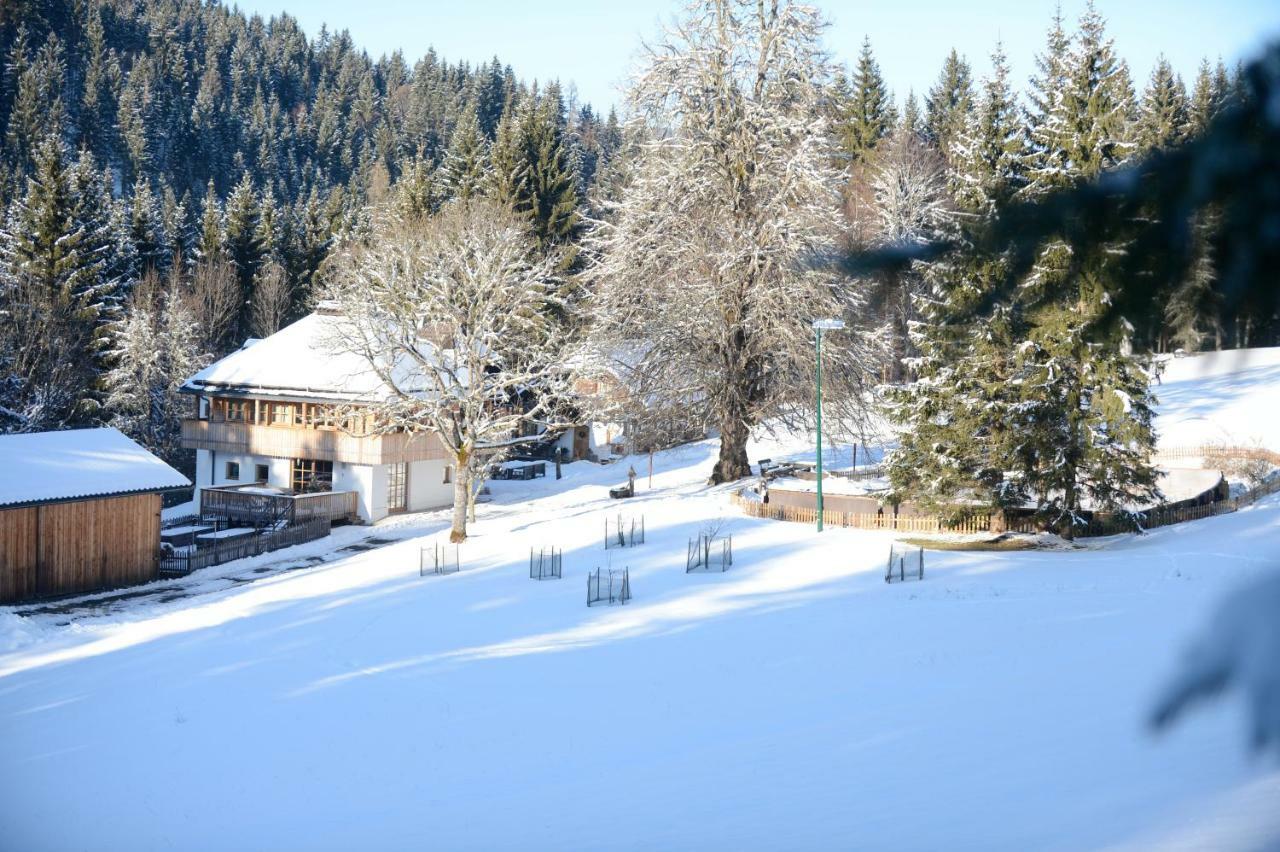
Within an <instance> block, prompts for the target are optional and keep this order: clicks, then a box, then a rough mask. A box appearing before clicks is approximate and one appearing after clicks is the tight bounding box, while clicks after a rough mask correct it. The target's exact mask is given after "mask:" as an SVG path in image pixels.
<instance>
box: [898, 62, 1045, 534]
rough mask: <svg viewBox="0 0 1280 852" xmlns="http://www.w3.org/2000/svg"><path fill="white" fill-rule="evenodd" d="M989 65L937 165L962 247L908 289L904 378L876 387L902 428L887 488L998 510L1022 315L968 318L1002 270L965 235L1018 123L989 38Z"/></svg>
mask: <svg viewBox="0 0 1280 852" xmlns="http://www.w3.org/2000/svg"><path fill="white" fill-rule="evenodd" d="M991 64H992V73H991V76H989V77H988V78H986V79H985V80H984V81H983V82H982V85H981V88H980V92H979V94H978V97H977V102H976V104H975V105H974V109H973V111H972V112H971V113H970V114H969V116H968V119H967V121H966V123H965V126H964V127H963V128H962V130H961V131H960V132H959V133H958V134H957V137H956V138H955V140H954V144H953V148H954V151H955V154H956V155H955V156H954V157H953V159H952V163H951V167H950V169H949V174H948V183H949V185H950V186H951V188H952V193H953V196H954V198H955V202H956V204H957V206H958V208H959V211H960V214H961V215H960V216H958V217H954V218H951V219H948V220H946V225H947V228H948V230H949V232H950V234H949V235H950V236H951V237H952V238H953V239H956V240H957V241H958V242H959V243H960V245H961V246H962V248H961V249H960V250H959V251H956V252H953V253H952V254H951V255H950V256H948V257H946V258H943V259H942V260H939V261H937V262H935V263H931V264H928V266H927V268H926V270H925V273H924V274H925V290H924V293H923V294H922V295H921V296H920V297H919V298H918V299H917V311H918V312H919V314H920V321H919V322H917V323H915V324H914V325H913V326H912V343H913V345H914V348H915V350H916V353H917V354H915V355H914V356H913V357H909V358H907V359H906V367H907V368H908V371H909V372H910V374H911V375H912V377H913V378H914V381H912V382H910V383H907V384H903V385H897V386H893V387H890V388H889V389H888V391H887V393H888V402H889V404H890V408H891V411H892V415H893V416H892V419H893V421H894V422H896V423H898V424H899V425H900V430H901V431H900V438H899V449H898V450H897V451H896V452H894V453H893V454H892V455H891V456H890V458H889V466H888V472H889V477H890V482H891V484H892V486H893V489H894V492H895V494H896V495H897V497H898V498H899V499H905V498H911V499H913V500H916V501H919V502H921V503H923V504H925V505H930V506H933V507H934V508H935V509H937V510H938V511H940V512H941V513H943V514H946V515H953V516H955V515H961V514H963V513H964V511H966V510H972V509H975V508H976V509H980V510H989V511H996V512H1000V511H1003V510H1005V509H1007V508H1010V507H1012V506H1015V505H1019V504H1021V503H1022V502H1023V501H1024V500H1025V499H1026V496H1027V495H1026V492H1025V489H1024V487H1023V483H1022V480H1021V479H1020V478H1019V477H1017V476H1013V477H1011V476H1010V475H1009V472H1010V471H1013V470H1016V469H1017V468H1018V467H1019V466H1020V465H1019V462H1018V451H1019V445H1018V440H1017V439H1018V433H1017V430H1016V429H1015V428H1014V424H1015V423H1016V420H1017V418H1016V417H1015V412H1016V411H1017V404H1018V401H1017V399H1016V388H1015V386H1014V385H1013V384H1012V383H1011V382H1010V381H1009V379H1010V377H1011V375H1012V373H1013V365H1012V361H1011V356H1010V352H1011V350H1012V348H1013V346H1014V344H1015V343H1016V341H1018V340H1020V339H1022V337H1023V335H1024V331H1025V320H1024V319H1023V317H1022V313H1021V310H1020V309H1019V308H1018V306H1014V305H1000V306H998V307H997V309H996V310H995V311H994V313H993V315H992V316H991V317H990V318H988V319H987V320H985V321H983V322H974V321H972V319H970V317H971V316H972V314H971V312H972V308H973V306H974V305H975V304H977V303H978V302H979V301H980V300H982V299H984V298H986V297H987V296H988V295H989V293H990V290H991V287H992V286H993V284H994V282H996V281H999V280H1001V279H1002V277H1003V275H1004V272H1005V270H1004V266H1005V259H1004V258H1003V257H1002V256H994V257H992V256H989V255H984V254H980V253H978V252H976V251H973V250H972V245H973V238H974V237H975V236H976V235H978V234H980V233H981V231H982V230H983V229H984V228H986V227H987V226H988V224H989V222H990V221H991V219H992V217H993V216H994V215H995V213H996V210H997V209H999V206H1000V205H1001V204H1003V203H1004V202H1005V201H1007V200H1008V199H1009V198H1010V197H1011V196H1012V195H1013V194H1014V192H1016V191H1017V189H1018V186H1019V183H1020V180H1021V177H1020V172H1019V170H1018V163H1019V150H1020V132H1021V124H1020V122H1019V120H1018V114H1017V106H1016V103H1015V99H1014V94H1013V91H1012V89H1011V88H1010V85H1009V68H1008V63H1007V60H1006V59H1005V55H1004V51H1003V49H1002V48H1001V47H1000V46H999V45H997V47H996V50H995V52H994V53H993V54H992V62H991Z"/></svg>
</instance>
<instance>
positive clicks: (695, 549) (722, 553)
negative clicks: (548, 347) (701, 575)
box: [684, 533, 733, 574]
mask: <svg viewBox="0 0 1280 852" xmlns="http://www.w3.org/2000/svg"><path fill="white" fill-rule="evenodd" d="M732 564H733V536H731V535H730V536H725V537H724V538H718V537H716V536H715V535H712V534H709V533H700V534H699V535H698V536H697V537H696V538H691V539H689V547H688V549H687V551H686V553H685V560H684V573H686V574H689V573H691V572H693V571H717V570H718V571H728V570H729V566H730V565H732Z"/></svg>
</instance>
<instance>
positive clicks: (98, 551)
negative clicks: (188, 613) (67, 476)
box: [0, 494, 160, 603]
mask: <svg viewBox="0 0 1280 852" xmlns="http://www.w3.org/2000/svg"><path fill="white" fill-rule="evenodd" d="M159 548H160V495H159V494H134V495H130V496H127V497H111V498H106V499H101V500H82V501H77V502H69V503H50V504H48V505H44V506H36V507H31V508H26V509H9V510H5V511H0V603H13V602H16V601H20V600H27V599H31V598H38V597H49V596H52V595H65V594H71V593H73V592H87V591H94V590H97V589H108V588H115V587H118V586H127V585H131V584H134V583H143V582H146V581H148V580H152V579H155V578H156V577H157V576H158V574H159V567H160V566H159Z"/></svg>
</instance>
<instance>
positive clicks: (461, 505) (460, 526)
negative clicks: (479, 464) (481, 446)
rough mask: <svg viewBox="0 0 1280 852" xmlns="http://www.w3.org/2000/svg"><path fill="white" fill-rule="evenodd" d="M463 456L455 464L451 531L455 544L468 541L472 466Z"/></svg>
mask: <svg viewBox="0 0 1280 852" xmlns="http://www.w3.org/2000/svg"><path fill="white" fill-rule="evenodd" d="M464 457H465V456H464V455H463V454H459V456H458V457H456V458H455V459H454V464H453V526H452V527H451V528H450V529H449V541H451V542H453V543H454V544H458V543H459V542H463V541H466V540H467V503H468V501H469V495H470V493H471V473H470V470H469V468H470V465H469V464H467V462H465V461H464V460H463V459H464Z"/></svg>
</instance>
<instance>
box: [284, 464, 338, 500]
mask: <svg viewBox="0 0 1280 852" xmlns="http://www.w3.org/2000/svg"><path fill="white" fill-rule="evenodd" d="M289 485H290V487H292V488H293V490H294V491H297V492H300V493H301V492H306V491H332V490H333V462H331V461H317V460H315V459H294V460H293V475H292V476H291V477H290V482H289Z"/></svg>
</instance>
